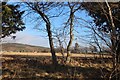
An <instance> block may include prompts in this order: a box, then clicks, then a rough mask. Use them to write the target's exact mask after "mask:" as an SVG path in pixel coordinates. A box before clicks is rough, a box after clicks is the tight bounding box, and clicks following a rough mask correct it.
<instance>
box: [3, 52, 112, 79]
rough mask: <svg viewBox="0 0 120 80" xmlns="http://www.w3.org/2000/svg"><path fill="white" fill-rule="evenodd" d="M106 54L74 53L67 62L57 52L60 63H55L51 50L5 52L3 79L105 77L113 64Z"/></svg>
mask: <svg viewBox="0 0 120 80" xmlns="http://www.w3.org/2000/svg"><path fill="white" fill-rule="evenodd" d="M95 56H96V57H95ZM103 56H104V58H102V59H101V58H100V57H99V55H93V54H86V55H85V54H72V59H71V62H70V63H69V64H63V61H62V57H61V54H60V53H57V58H58V62H59V65H58V66H57V67H54V66H53V65H52V60H51V54H50V53H17V52H6V53H5V52H4V53H3V56H2V57H1V60H2V74H3V76H2V80H96V79H98V80H103V79H107V77H108V76H109V73H110V71H111V68H112V64H111V56H109V55H103ZM94 57H95V58H94Z"/></svg>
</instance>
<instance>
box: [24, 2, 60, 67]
mask: <svg viewBox="0 0 120 80" xmlns="http://www.w3.org/2000/svg"><path fill="white" fill-rule="evenodd" d="M26 4H27V5H28V7H30V9H32V10H33V11H34V12H36V13H37V14H38V15H39V16H40V18H42V20H43V21H44V22H45V24H46V31H47V33H48V37H49V44H50V49H51V54H52V62H53V64H54V65H57V64H58V63H57V58H56V54H55V49H54V44H53V36H52V31H51V22H50V19H49V17H48V16H47V14H46V12H47V11H48V10H49V9H51V8H53V5H56V4H54V3H53V2H45V3H44V2H34V3H26Z"/></svg>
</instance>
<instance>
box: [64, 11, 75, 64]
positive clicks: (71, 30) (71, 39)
mask: <svg viewBox="0 0 120 80" xmlns="http://www.w3.org/2000/svg"><path fill="white" fill-rule="evenodd" d="M73 20H74V13H73V12H72V10H71V12H70V40H69V43H68V46H67V57H66V62H68V63H69V62H70V56H71V51H70V47H71V45H72V41H73V37H74V35H73Z"/></svg>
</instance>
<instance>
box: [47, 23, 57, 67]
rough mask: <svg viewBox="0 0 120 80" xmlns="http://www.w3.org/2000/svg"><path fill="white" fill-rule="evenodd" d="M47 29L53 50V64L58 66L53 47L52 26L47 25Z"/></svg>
mask: <svg viewBox="0 0 120 80" xmlns="http://www.w3.org/2000/svg"><path fill="white" fill-rule="evenodd" d="M46 28H47V32H48V37H49V44H50V50H51V54H52V62H53V64H54V65H57V64H58V63H57V58H56V55H55V49H54V45H53V38H52V32H51V30H50V24H46Z"/></svg>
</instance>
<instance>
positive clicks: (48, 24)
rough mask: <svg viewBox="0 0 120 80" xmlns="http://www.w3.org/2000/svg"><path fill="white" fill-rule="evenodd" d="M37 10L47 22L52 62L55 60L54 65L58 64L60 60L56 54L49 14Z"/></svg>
mask: <svg viewBox="0 0 120 80" xmlns="http://www.w3.org/2000/svg"><path fill="white" fill-rule="evenodd" d="M37 12H38V14H39V15H40V16H41V17H42V18H43V20H44V21H45V23H46V29H47V33H48V37H49V45H50V50H51V54H52V62H53V65H55V66H56V65H57V64H58V62H57V58H56V54H55V49H54V44H53V38H52V31H51V24H50V21H49V18H48V17H47V15H45V14H44V13H42V12H41V11H37Z"/></svg>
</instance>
